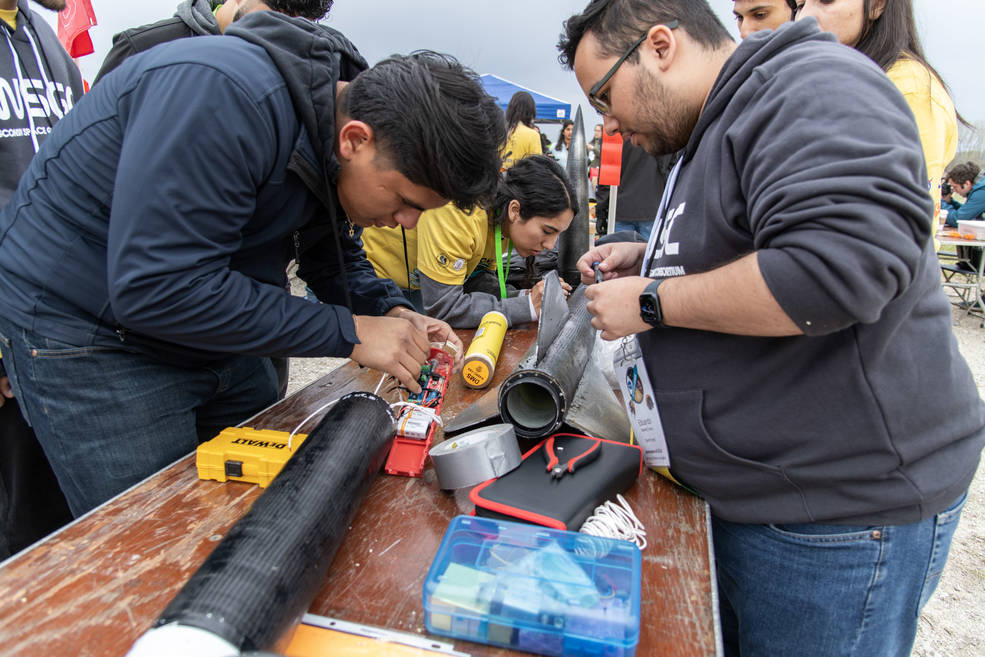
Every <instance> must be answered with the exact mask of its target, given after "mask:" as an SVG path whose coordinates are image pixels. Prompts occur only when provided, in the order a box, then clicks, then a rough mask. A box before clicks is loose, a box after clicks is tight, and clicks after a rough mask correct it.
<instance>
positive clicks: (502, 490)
mask: <svg viewBox="0 0 985 657" xmlns="http://www.w3.org/2000/svg"><path fill="white" fill-rule="evenodd" d="M548 444H552V446H553V449H552V450H550V451H548V452H545V445H548ZM559 452H560V453H563V454H565V455H572V456H570V457H565V458H563V459H561V460H560V461H559V462H557V463H552V462H551V459H550V455H551V454H555V455H556V454H557V453H559ZM590 452H591V454H590ZM595 452H597V453H595ZM586 455H587V456H586ZM568 461H573V462H574V464H575V467H574V468H573V471H569V470H568V469H567V468H566V467H565V464H566V463H567V462H568ZM549 465H552V466H553V467H552V468H549V467H548V466H549ZM559 466H560V467H561V469H562V470H564V472H563V474H561V475H560V476H555V475H554V474H552V470H553V469H555V468H557V467H559ZM642 471H643V450H642V449H640V446H639V445H628V444H626V443H619V442H614V441H611V440H603V439H601V438H592V437H590V436H580V435H578V434H571V433H557V434H554V435H553V436H550V437H548V438H545V439H544V440H542V441H541V442H540V443H538V444H537V445H536V446H535V447H533V448H532V449H530V450H529V451H527V453H526V454H524V455H523V461H522V462H521V463H520V465H519V466H518V467H517V468H515V469H513V470H511V471H510V472H508V473H506V474H505V475H502V476H501V477H498V478H496V479H490V480H489V481H486V482H484V483H481V484H479V485H478V486H476V487H475V488H473V489H472V491H471V492H470V493H469V499H470V500H471V501H472V503H473V504H475V514H476V515H477V516H482V517H485V518H500V519H506V520H522V521H525V522H529V523H533V524H536V525H544V526H545V527H553V528H554V529H567V530H570V531H578V529H579V528H581V525H582V524H583V523H584V522H585V520H586V519H587V518H588V517H589V516H591V515H592V513H593V512H594V511H595V507H597V506H598V505H600V504H602V503H604V502H605V501H606V500H610V499H615V497H616V494H617V493H622V492H625V491H626V490H628V489H629V488H630V487H631V486H632V485H633V483H634V482H635V481H636V478H637V477H638V476H639V475H640V473H641V472H642Z"/></svg>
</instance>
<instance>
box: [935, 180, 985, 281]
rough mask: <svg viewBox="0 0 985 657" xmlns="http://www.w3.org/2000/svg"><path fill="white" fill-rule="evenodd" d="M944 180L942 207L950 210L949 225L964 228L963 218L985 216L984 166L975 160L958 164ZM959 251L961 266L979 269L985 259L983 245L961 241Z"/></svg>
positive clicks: (959, 263) (974, 270)
mask: <svg viewBox="0 0 985 657" xmlns="http://www.w3.org/2000/svg"><path fill="white" fill-rule="evenodd" d="M944 180H945V183H944V185H942V190H941V191H942V196H941V208H942V209H944V210H947V218H946V220H945V225H947V226H948V227H950V228H960V226H958V222H959V221H968V220H969V219H970V220H982V219H985V178H982V177H981V167H979V166H978V165H977V164H975V163H974V162H965V163H964V164H955V165H954V166H953V167H951V168H950V169H949V170H948V172H947V173H946V174H944ZM955 193H957V194H959V195H960V196H962V197H963V198H964V203H961V202H960V201H958V200H957V199H956V198H954V197H953V194H955ZM955 251H956V252H957V255H958V262H957V266H958V267H961V268H963V269H967V270H968V271H972V272H977V271H978V267H979V265H980V264H981V260H982V248H981V247H980V246H965V245H963V244H959V245H957V246H956V247H955Z"/></svg>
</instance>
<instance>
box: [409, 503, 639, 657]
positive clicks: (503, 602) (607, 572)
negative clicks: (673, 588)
mask: <svg viewBox="0 0 985 657" xmlns="http://www.w3.org/2000/svg"><path fill="white" fill-rule="evenodd" d="M424 610H425V623H426V625H427V628H428V631H429V632H432V633H434V634H442V635H445V636H451V637H455V638H459V639H466V640H468V641H476V642H478V643H485V644H491V645H497V646H505V647H508V648H513V649H516V650H523V651H527V652H534V653H539V654H542V655H585V656H588V655H591V656H592V657H596V656H597V655H604V656H606V657H632V655H633V654H634V653H635V652H636V644H637V643H638V642H639V638H640V551H639V548H637V547H636V545H634V544H632V543H630V542H627V541H621V540H616V539H610V538H598V537H595V536H588V535H586V534H579V533H576V532H567V531H560V530H556V529H548V528H546V527H541V526H538V525H527V524H523V523H517V522H509V521H506V520H496V519H491V518H475V517H469V516H457V517H456V518H455V519H454V520H452V523H451V526H449V527H448V530H447V531H446V532H445V537H444V539H443V540H442V541H441V546H440V547H439V548H438V554H437V555H436V556H435V558H434V562H433V563H432V564H431V569H430V570H429V571H428V576H427V580H426V581H425V582H424Z"/></svg>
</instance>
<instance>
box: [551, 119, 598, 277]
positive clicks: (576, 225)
mask: <svg viewBox="0 0 985 657" xmlns="http://www.w3.org/2000/svg"><path fill="white" fill-rule="evenodd" d="M566 170H567V173H568V180H569V181H571V186H572V187H573V188H574V192H575V198H577V199H578V214H576V215H575V216H574V219H572V220H571V224H570V225H569V226H568V228H567V230H565V231H564V232H563V233H561V236H560V237H559V238H558V273H559V274H560V275H561V278H563V279H564V280H565V282H567V283H568V285H570V286H571V287H577V286H578V285H579V284H580V283H581V273H580V272H579V271H578V258H580V257H581V256H583V255H584V254H585V253H587V252H588V250H589V249H590V248H591V246H592V244H591V242H592V237H591V231H590V230H589V219H590V215H591V212H590V210H589V207H588V145H587V144H586V143H585V129H584V123H583V121H582V118H581V107H579V108H578V109H577V110H576V111H575V118H574V126H573V127H572V130H571V143H570V144H569V146H568V162H567V166H566Z"/></svg>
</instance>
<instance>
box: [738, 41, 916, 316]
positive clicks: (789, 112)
mask: <svg viewBox="0 0 985 657" xmlns="http://www.w3.org/2000/svg"><path fill="white" fill-rule="evenodd" d="M829 66H830V64H829V62H827V61H824V60H823V58H820V57H814V58H813V59H811V58H806V61H801V62H798V65H797V66H796V71H795V72H794V71H791V70H783V71H780V72H779V73H777V74H776V76H777V77H774V78H769V79H766V80H765V81H764V83H763V86H762V88H761V89H760V90H759V92H758V93H759V95H760V96H761V97H764V98H769V99H771V103H761V107H760V110H759V111H757V112H748V113H744V114H741V115H739V116H737V118H736V120H735V121H734V122H733V123H732V125H731V126H730V129H729V132H728V138H729V140H730V143H729V149H730V150H731V151H732V153H733V156H734V158H735V164H736V169H737V171H738V172H739V176H740V180H739V184H740V186H741V189H742V192H743V195H744V196H745V199H746V207H747V208H748V221H749V226H748V228H749V229H750V230H751V231H752V234H753V239H754V244H755V248H756V250H757V252H758V260H759V267H760V270H761V271H762V275H763V278H764V279H765V281H766V284H767V285H768V286H769V288H770V291H771V292H772V293H773V295H774V297H775V298H776V300H777V302H778V303H779V304H780V306H781V307H782V308H783V310H784V311H785V312H786V313H787V315H788V316H789V317H790V318H791V319H792V320H793V321H794V322H796V323H797V325H798V326H799V327H800V328H801V330H803V331H804V333H806V334H807V335H816V334H825V333H829V332H832V331H837V330H840V329H843V328H846V327H848V326H850V325H852V324H854V323H857V322H860V323H871V322H875V321H877V320H878V319H879V317H880V316H881V314H882V312H883V309H884V308H885V307H886V305H887V304H888V303H889V302H890V301H892V300H893V299H895V298H897V297H898V296H899V295H901V294H902V293H903V292H904V291H905V290H906V289H907V288H908V287H909V285H910V283H911V282H912V281H913V279H914V275H915V273H916V271H917V269H918V267H919V266H920V263H921V261H922V257H923V251H924V249H925V248H926V247H927V244H928V241H929V239H930V233H931V224H930V220H929V217H930V216H931V214H932V202H931V200H930V196H929V195H928V194H927V193H926V191H925V187H926V172H925V167H924V165H923V152H922V149H921V146H920V140H919V135H918V133H917V130H916V125H915V124H914V122H913V118H912V115H911V113H910V111H909V109H908V107H907V105H906V102H905V100H904V99H903V97H902V96H901V95H900V94H899V92H898V91H897V90H896V88H895V87H894V86H893V85H892V83H891V82H889V80H888V79H886V77H885V75H883V74H882V72H881V71H879V70H878V69H877V68H875V67H865V68H864V69H861V70H859V68H858V67H856V69H855V70H854V75H855V76H856V78H857V86H854V87H846V86H845V85H844V81H845V79H846V76H844V75H831V74H830V68H829ZM780 76H783V77H785V78H786V79H782V80H781V79H779V78H780ZM774 85H776V87H775V88H774ZM778 89H783V90H784V93H780V92H779V91H778ZM790 116H801V117H809V118H805V119H801V120H796V121H792V120H790V118H789V117H790ZM762 135H769V139H762V138H761V136H762Z"/></svg>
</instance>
